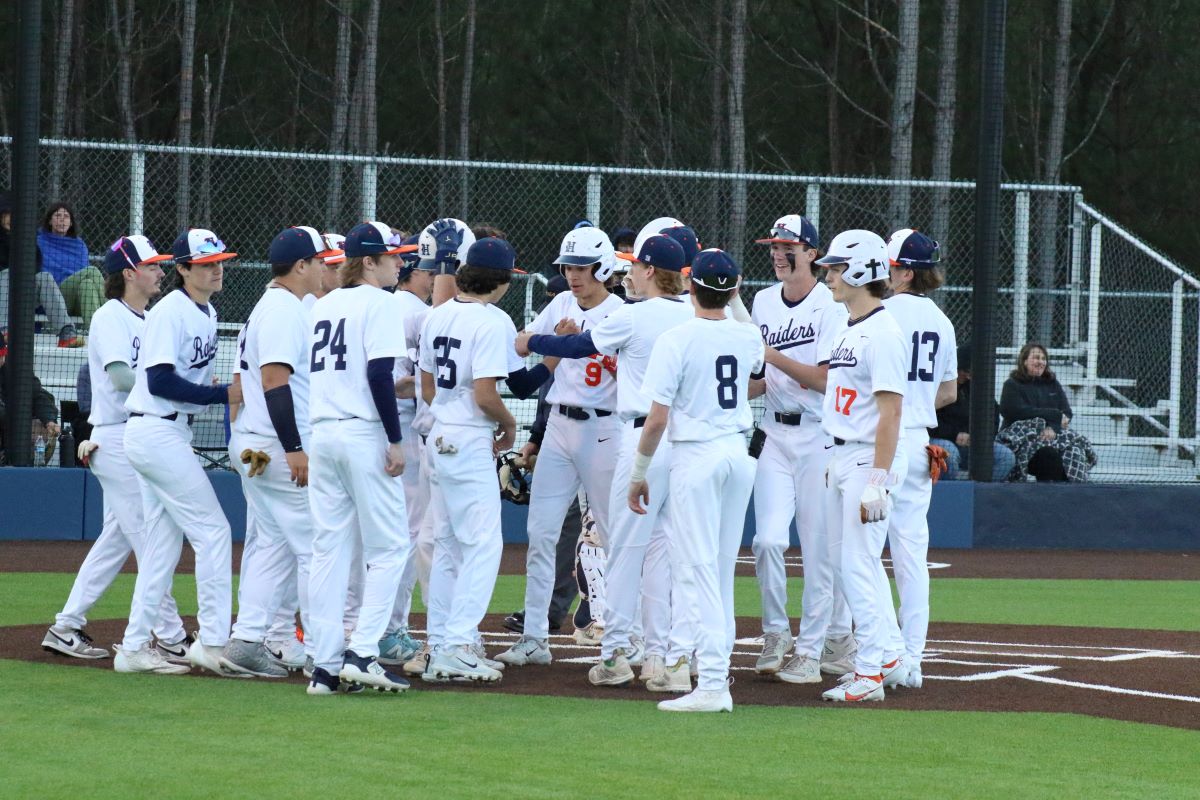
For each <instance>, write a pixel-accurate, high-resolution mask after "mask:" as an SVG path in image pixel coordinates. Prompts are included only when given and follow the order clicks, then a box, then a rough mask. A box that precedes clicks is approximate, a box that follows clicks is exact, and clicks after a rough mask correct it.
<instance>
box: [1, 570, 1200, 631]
mask: <svg viewBox="0 0 1200 800" xmlns="http://www.w3.org/2000/svg"><path fill="white" fill-rule="evenodd" d="M74 577H75V576H74V575H68V574H65V573H52V572H8V573H0V625H26V624H34V623H38V622H48V621H50V620H51V619H52V618H53V616H54V614H55V613H56V612H57V611H58V610H59V609H60V608H61V607H62V603H63V601H65V600H66V598H67V594H68V592H70V590H71V583H72V581H73V580H74ZM133 577H134V576H133V575H121V576H119V577H118V578H117V581H116V583H115V584H114V585H113V588H112V589H110V590H109V591H108V593H107V594H105V596H104V597H103V598H101V600H100V602H99V603H98V604H97V605H96V608H95V610H94V611H93V613H92V615H91V618H92V619H119V618H123V617H125V616H127V615H128V614H129V599H130V597H131V596H132V592H133ZM235 580H236V579H235ZM235 585H236V584H235ZM801 586H802V583H801V581H800V580H793V581H791V587H790V593H789V598H790V602H789V606H790V608H791V613H792V615H793V616H799V614H800V589H801ZM524 587H525V579H524V578H523V577H521V576H518V575H502V576H501V577H500V579H499V581H498V582H497V584H496V592H495V594H494V595H493V597H492V604H491V610H492V611H493V612H500V613H506V612H509V611H512V610H514V609H517V608H521V607H522V605H524V595H523V592H524ZM175 597H176V600H178V601H179V607H180V610H181V611H182V612H183V613H185V614H194V613H195V611H196V591H195V584H194V581H193V578H192V576H191V575H177V576H176V577H175ZM735 604H736V610H737V614H738V615H740V616H750V617H752V616H756V615H758V614H759V609H760V604H759V594H758V586H757V584H756V583H755V580H754V578H748V577H747V578H738V579H737V586H736V597H735ZM418 608H419V609H420V608H421V607H420V604H419V603H418ZM930 611H931V616H932V619H933V621H934V622H985V623H1010V624H1018V625H1078V626H1088V627H1097V628H1133V629H1142V630H1179V631H1200V593H1198V589H1197V584H1196V583H1195V582H1194V581H1109V580H1105V581H1091V580H1000V579H991V578H954V579H935V580H934V581H933V584H932V589H931V608H930Z"/></svg>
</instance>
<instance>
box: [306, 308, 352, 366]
mask: <svg viewBox="0 0 1200 800" xmlns="http://www.w3.org/2000/svg"><path fill="white" fill-rule="evenodd" d="M331 332H332V334H333V335H332V336H330V333H331ZM313 334H314V335H316V336H319V337H320V339H318V340H317V342H316V343H315V344H313V349H312V363H310V364H309V372H320V371H321V370H323V369H325V356H320V357H318V356H317V354H318V353H320V352H321V351H322V350H324V349H325V348H326V347H327V346H328V347H329V354H330V355H332V356H333V357H334V362H333V368H334V369H335V370H343V369H345V368H346V320H345V319H339V320H338V321H337V327H334V325H333V323H332V322H330V321H329V320H327V319H323V320H321V321H320V322H318V323H317V325H316V327H315V328H313Z"/></svg>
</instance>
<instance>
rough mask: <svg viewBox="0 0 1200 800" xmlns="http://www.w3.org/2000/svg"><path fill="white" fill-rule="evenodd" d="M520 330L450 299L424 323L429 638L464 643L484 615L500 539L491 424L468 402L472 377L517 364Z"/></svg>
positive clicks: (433, 643) (442, 643)
mask: <svg viewBox="0 0 1200 800" xmlns="http://www.w3.org/2000/svg"><path fill="white" fill-rule="evenodd" d="M516 338H517V330H516V328H515V327H514V326H513V323H512V320H511V319H509V317H508V315H507V314H505V313H504V311H502V310H501V309H499V308H497V307H495V306H492V305H485V304H483V303H479V302H475V301H471V300H462V299H459V298H455V299H454V300H451V301H449V302H446V303H443V304H442V305H440V306H438V307H437V308H435V309H433V310H431V311H430V312H429V313H428V314H427V315H426V317H425V324H424V326H423V327H422V329H421V350H420V361H419V364H420V368H421V372H423V373H429V374H430V375H432V376H433V380H434V386H435V392H434V397H433V402H432V403H431V404H430V407H429V410H430V413H431V414H432V415H433V418H434V423H433V428H432V429H431V430H430V432H429V438H428V440H427V441H426V443H425V448H426V451H427V453H428V454H429V465H430V473H429V483H430V488H431V490H432V499H431V502H432V503H434V504H436V506H437V507H438V510H439V512H440V515H444V516H439V518H441V519H444V524H441V525H439V526H438V527H437V528H436V529H435V530H434V536H435V541H434V549H433V568H432V570H431V572H430V575H429V594H430V598H431V602H430V605H429V619H428V629H429V645H430V647H431V648H434V649H436V648H441V647H460V646H461V647H469V646H471V645H474V644H475V634H476V629H477V628H478V626H479V623H480V621H481V620H482V619H483V615H484V614H485V613H487V607H488V603H489V602H490V601H491V599H492V590H493V589H494V588H495V585H496V575H497V574H498V573H499V570H500V554H501V551H502V550H503V547H504V541H503V536H502V533H501V530H500V492H499V490H498V488H497V485H496V473H495V467H494V461H493V455H492V442H493V435H492V434H493V431H494V430H495V428H496V423H495V421H494V420H492V419H491V418H490V417H488V416H487V415H486V414H484V413H483V410H482V409H481V408H480V407H479V405H478V403H477V402H476V400H475V383H474V382H475V381H476V380H479V379H483V378H499V379H504V378H506V377H508V374H509V373H510V372H516V371H517V370H520V369H521V368H522V367H523V366H524V362H523V361H522V360H521V358H520V357H519V356H517V354H516V351H515V350H514V349H513V341H514V340H515V339H516Z"/></svg>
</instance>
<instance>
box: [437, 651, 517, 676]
mask: <svg viewBox="0 0 1200 800" xmlns="http://www.w3.org/2000/svg"><path fill="white" fill-rule="evenodd" d="M425 672H426V674H430V675H432V677H433V679H434V680H433V682H435V683H439V682H444V681H452V682H454V683H468V682H469V683H494V682H496V681H498V680H500V679H501V678H502V677H504V673H502V672H499V671H498V670H494V669H492V668H491V667H489V666H488V665H487V664H485V663H484V661H483V659H481V658H480V657H479V656H477V655H476V654H475V653H474V652H473V651H472V648H470V647H468V646H466V645H460V646H458V647H441V648H438V650H436V651H435V652H434V654H433V656H431V657H430V659H429V666H428V668H427V669H426V670H425Z"/></svg>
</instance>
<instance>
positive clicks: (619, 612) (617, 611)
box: [600, 420, 692, 663]
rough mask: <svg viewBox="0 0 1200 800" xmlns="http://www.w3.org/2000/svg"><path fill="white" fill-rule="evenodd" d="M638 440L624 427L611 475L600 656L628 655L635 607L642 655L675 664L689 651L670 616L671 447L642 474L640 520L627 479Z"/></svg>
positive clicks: (635, 432)
mask: <svg viewBox="0 0 1200 800" xmlns="http://www.w3.org/2000/svg"><path fill="white" fill-rule="evenodd" d="M641 435H642V430H641V428H635V427H634V426H633V420H629V421H628V422H626V423H625V424H624V430H623V431H622V437H621V451H620V454H619V455H618V457H617V466H616V470H615V472H614V474H613V480H612V492H611V494H610V500H609V511H608V513H609V519H610V524H611V527H610V528H609V532H608V547H607V553H608V562H607V566H606V567H605V578H606V580H607V603H608V610H607V616H606V617H605V623H606V625H605V628H604V636H603V638H602V640H601V645H600V656H601V658H605V659H608V658H612V656H613V652H614V651H615V650H616V649H617V648H623V649H625V651H626V652H629V649H630V646H631V645H630V637H631V636H633V635H635V634H636V633H637V627H638V626H637V624H636V623H637V620H638V610H639V605H640V607H641V617H642V621H643V623H644V631H645V639H646V653H647V654H648V655H659V656H663V657H665V658H667V660H668V661H670V663H675V661H677V660H678V659H679V657H680V656H686V655H690V653H691V650H692V646H691V637H690V636H687V635H685V631H684V630H683V620H682V617H679V618H677V619H673V618H672V615H671V608H672V606H671V566H670V561H669V557H668V554H667V549H668V546H669V545H668V542H669V541H670V538H671V536H672V535H673V530H672V525H671V511H670V504H669V502H668V496H669V488H668V487H669V486H670V465H671V453H672V447H671V443H670V442H669V441H666V440H663V441H662V443H661V444H660V445H659V448H658V452H657V453H656V454H655V458H654V460H653V461H651V462H650V468H649V469H648V470H647V472H646V482H647V484H648V485H649V487H650V502H649V503H648V504H647V506H646V513H645V514H635V513H633V511H631V510H630V508H629V501H628V494H629V476H630V473H631V472H632V471H633V461H634V457H635V456H636V454H637V445H638V441H639V440H640V439H641ZM639 601H640V602H639ZM672 622H674V623H675V624H674V625H673V624H672Z"/></svg>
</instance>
